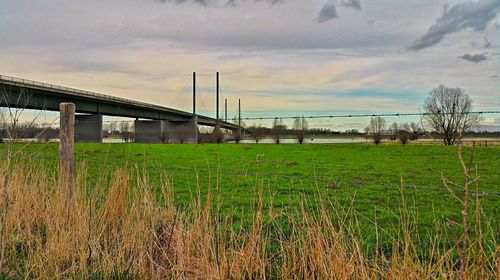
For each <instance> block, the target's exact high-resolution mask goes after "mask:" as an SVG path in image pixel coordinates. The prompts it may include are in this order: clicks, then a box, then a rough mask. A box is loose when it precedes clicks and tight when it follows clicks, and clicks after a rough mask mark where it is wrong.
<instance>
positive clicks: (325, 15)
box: [316, 1, 338, 23]
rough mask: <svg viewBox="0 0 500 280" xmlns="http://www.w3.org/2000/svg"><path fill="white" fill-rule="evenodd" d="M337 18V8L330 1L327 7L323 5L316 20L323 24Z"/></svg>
mask: <svg viewBox="0 0 500 280" xmlns="http://www.w3.org/2000/svg"><path fill="white" fill-rule="evenodd" d="M337 16H338V15H337V7H335V3H333V2H332V1H328V2H326V3H325V5H323V7H322V8H321V10H320V11H319V13H318V17H317V18H316V20H317V21H318V22H319V23H323V22H326V21H329V20H331V19H334V18H336V17H337Z"/></svg>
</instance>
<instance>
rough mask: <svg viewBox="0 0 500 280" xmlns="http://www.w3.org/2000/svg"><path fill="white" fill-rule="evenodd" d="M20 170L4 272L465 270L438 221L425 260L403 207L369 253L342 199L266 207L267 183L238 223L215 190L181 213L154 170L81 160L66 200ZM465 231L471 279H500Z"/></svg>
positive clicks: (344, 275)
mask: <svg viewBox="0 0 500 280" xmlns="http://www.w3.org/2000/svg"><path fill="white" fill-rule="evenodd" d="M2 170H6V169H5V168H3V169H2ZM12 170H13V172H12V173H11V174H10V175H11V176H10V184H9V188H8V189H7V192H8V197H9V202H10V203H9V205H8V209H9V211H8V212H6V213H7V216H6V217H2V218H3V219H5V221H6V232H5V236H4V237H5V248H6V251H5V260H4V264H3V266H2V271H1V273H2V275H3V277H5V278H18V277H23V278H45V279H46V278H111V277H114V278H127V277H128V278H134V279H159V278H175V279H242V278H245V279H267V278H275V279H306V278H307V279H309V278H313V279H435V278H443V279H445V278H449V279H453V278H456V277H458V275H459V266H460V265H459V263H458V258H457V256H458V255H460V250H461V244H460V243H459V242H458V241H457V242H456V243H457V245H456V246H450V247H446V246H443V244H444V243H443V242H440V240H441V239H442V238H443V237H442V236H441V235H440V229H441V228H440V226H439V225H436V234H435V236H434V238H433V239H432V240H430V241H429V242H430V243H431V245H432V246H431V249H430V252H427V254H426V256H427V259H422V257H421V255H420V254H419V253H417V252H418V250H417V248H416V245H415V242H416V240H418V239H419V237H418V236H415V235H414V233H413V231H412V227H414V226H415V223H416V221H414V220H412V218H411V213H408V211H406V210H405V207H404V206H402V209H401V212H400V217H401V218H400V225H399V226H400V228H401V230H400V236H397V237H396V239H395V241H394V243H393V244H394V245H393V248H392V250H391V252H390V253H387V252H385V253H379V249H378V248H377V249H376V250H377V252H375V253H374V254H367V252H365V251H364V250H363V245H362V236H361V235H360V231H359V223H360V221H359V220H358V219H357V218H356V215H355V211H353V210H352V209H351V210H347V211H346V210H343V209H341V208H339V209H336V208H335V205H334V204H331V203H330V202H328V201H323V203H322V204H321V205H320V207H318V210H317V211H313V212H310V211H308V210H306V209H307V207H306V206H305V204H307V201H303V204H302V208H301V210H295V212H294V211H292V210H279V211H277V210H273V209H272V207H270V208H269V209H270V210H268V211H263V209H265V207H264V205H263V202H262V196H263V194H262V188H260V191H259V193H258V194H257V197H258V198H259V199H257V201H256V203H255V205H254V206H253V209H252V215H251V220H250V221H248V222H249V223H248V224H249V226H247V227H243V228H242V229H238V230H237V229H236V228H238V226H237V225H235V224H233V222H231V221H230V220H229V218H224V217H222V216H221V215H219V214H218V209H219V205H218V202H217V201H218V200H217V199H213V197H212V196H211V195H208V196H207V198H206V199H202V198H201V196H199V197H196V198H194V199H193V202H192V204H191V206H190V207H189V208H188V209H186V210H183V211H180V210H178V209H176V208H175V207H174V205H173V202H172V193H171V185H170V182H169V181H168V180H164V181H163V193H162V194H161V195H160V197H158V194H157V193H155V192H154V190H153V189H152V187H151V186H150V185H149V184H148V178H147V175H146V172H139V171H137V170H136V171H130V170H118V171H116V173H115V174H114V179H113V180H111V183H110V184H109V185H107V184H105V183H103V182H105V181H106V180H97V182H98V183H95V184H93V185H91V184H89V183H88V182H89V180H87V176H86V175H85V174H86V172H85V168H80V169H79V172H78V174H79V177H78V178H77V182H76V186H77V190H76V192H75V197H74V200H73V201H67V200H66V198H65V196H64V192H63V190H61V189H59V187H58V183H57V178H55V177H53V176H52V175H51V173H50V172H47V171H46V170H45V169H44V168H40V165H39V164H38V165H37V164H36V163H29V162H28V163H23V164H14V166H13V167H12ZM4 173H5V172H4ZM0 175H2V176H4V175H5V174H0ZM403 199H404V197H403ZM160 201H161V203H160ZM404 204H405V203H404V201H402V205H404ZM3 206H4V205H1V207H3ZM332 207H333V208H334V210H335V211H332ZM287 211H288V212H287ZM477 211H480V209H479V208H478V209H476V213H478V212H477ZM297 217H300V218H297ZM476 218H478V219H479V218H480V215H479V214H478V216H476ZM278 219H281V220H279V221H278ZM283 219H284V220H285V221H287V223H288V225H287V227H284V226H283ZM474 238H475V239H474ZM469 239H470V242H469V243H468V244H470V245H469V246H470V247H469V248H467V270H466V278H471V279H473V278H474V279H479V278H481V279H487V278H490V279H494V278H496V279H499V278H500V271H499V270H500V269H499V262H500V253H499V252H500V249H499V248H500V247H499V246H498V245H497V244H496V241H495V238H491V237H490V236H489V235H487V234H486V233H484V232H479V235H475V236H472V235H471V236H469ZM485 240H488V242H486V241H485ZM492 242H493V244H492ZM488 246H489V247H488ZM486 247H488V248H489V250H486ZM492 247H493V248H492ZM487 252H489V253H487Z"/></svg>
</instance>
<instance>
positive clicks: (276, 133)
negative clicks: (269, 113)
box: [271, 118, 286, 144]
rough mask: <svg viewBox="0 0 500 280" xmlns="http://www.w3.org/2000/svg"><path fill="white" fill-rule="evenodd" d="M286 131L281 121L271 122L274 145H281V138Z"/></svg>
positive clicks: (276, 119)
mask: <svg viewBox="0 0 500 280" xmlns="http://www.w3.org/2000/svg"><path fill="white" fill-rule="evenodd" d="M285 130H286V125H284V124H283V119H278V118H275V119H274V121H273V128H272V129H271V133H272V137H273V140H274V143H276V144H279V143H281V138H282V137H283V133H284V132H285Z"/></svg>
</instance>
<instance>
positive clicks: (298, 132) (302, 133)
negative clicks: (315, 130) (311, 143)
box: [293, 116, 309, 144]
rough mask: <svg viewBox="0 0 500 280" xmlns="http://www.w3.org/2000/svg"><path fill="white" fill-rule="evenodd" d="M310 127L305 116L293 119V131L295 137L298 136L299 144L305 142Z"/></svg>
mask: <svg viewBox="0 0 500 280" xmlns="http://www.w3.org/2000/svg"><path fill="white" fill-rule="evenodd" d="M308 129H309V125H308V123H307V120H306V118H304V116H302V117H296V118H295V119H294V120H293V133H294V134H295V137H296V138H297V141H298V142H299V144H302V143H303V142H304V138H305V137H306V134H307V130H308Z"/></svg>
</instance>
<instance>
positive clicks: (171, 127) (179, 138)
mask: <svg viewBox="0 0 500 280" xmlns="http://www.w3.org/2000/svg"><path fill="white" fill-rule="evenodd" d="M164 135H165V137H166V140H167V143H190V144H195V143H198V118H197V117H192V118H190V119H188V120H186V121H176V122H173V121H165V126H164Z"/></svg>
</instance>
